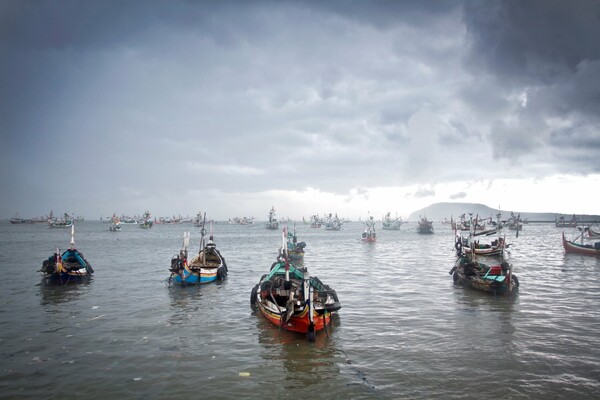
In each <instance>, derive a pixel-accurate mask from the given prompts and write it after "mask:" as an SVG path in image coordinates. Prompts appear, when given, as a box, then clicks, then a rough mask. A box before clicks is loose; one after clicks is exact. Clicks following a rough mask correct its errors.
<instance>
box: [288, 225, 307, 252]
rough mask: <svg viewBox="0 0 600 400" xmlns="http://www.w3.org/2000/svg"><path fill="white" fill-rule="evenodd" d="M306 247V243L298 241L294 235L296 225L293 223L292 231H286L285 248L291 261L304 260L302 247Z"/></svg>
mask: <svg viewBox="0 0 600 400" xmlns="http://www.w3.org/2000/svg"><path fill="white" fill-rule="evenodd" d="M305 247H306V243H304V242H298V237H297V236H296V225H295V224H294V231H293V232H288V234H287V248H288V254H289V257H290V260H291V261H299V260H304V248H305Z"/></svg>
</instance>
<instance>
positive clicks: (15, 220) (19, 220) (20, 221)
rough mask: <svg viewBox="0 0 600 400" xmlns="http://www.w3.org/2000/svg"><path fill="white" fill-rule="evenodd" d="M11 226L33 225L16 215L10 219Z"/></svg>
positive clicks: (26, 219) (29, 220)
mask: <svg viewBox="0 0 600 400" xmlns="http://www.w3.org/2000/svg"><path fill="white" fill-rule="evenodd" d="M10 223H11V224H33V221H32V220H31V219H28V218H23V217H21V216H20V215H19V214H18V213H17V214H15V216H14V217H12V218H11V219H10Z"/></svg>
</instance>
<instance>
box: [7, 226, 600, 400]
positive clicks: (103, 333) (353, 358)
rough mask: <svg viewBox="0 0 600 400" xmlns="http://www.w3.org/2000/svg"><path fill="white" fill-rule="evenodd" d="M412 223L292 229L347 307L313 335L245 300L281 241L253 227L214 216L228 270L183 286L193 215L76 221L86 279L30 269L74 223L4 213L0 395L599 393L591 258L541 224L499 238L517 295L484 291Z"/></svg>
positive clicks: (310, 263)
mask: <svg viewBox="0 0 600 400" xmlns="http://www.w3.org/2000/svg"><path fill="white" fill-rule="evenodd" d="M415 228H416V224H415V223H405V224H404V225H402V227H401V229H400V230H399V231H384V230H381V224H380V223H379V224H378V225H377V226H376V229H377V234H378V240H377V242H376V243H363V242H361V241H360V235H361V233H362V231H363V230H364V225H363V224H361V223H360V222H349V223H346V224H344V226H343V228H342V230H341V231H328V230H325V229H324V228H321V229H314V228H310V226H309V225H305V224H302V223H297V224H296V225H295V229H296V233H297V236H298V240H299V241H304V242H305V243H306V248H305V250H306V255H305V260H304V266H305V267H307V268H308V270H309V272H310V274H311V275H313V276H318V277H319V278H320V279H321V280H322V281H323V282H324V283H325V284H328V285H330V286H331V287H332V288H334V289H335V290H336V291H337V294H338V297H339V299H340V302H341V303H342V309H341V310H339V312H338V314H337V316H336V317H335V318H334V320H333V323H332V325H331V326H330V327H329V329H328V330H327V331H326V332H324V331H320V332H319V333H318V334H317V338H316V340H315V341H314V342H309V341H308V340H307V339H306V337H305V336H304V335H302V334H297V333H290V332H286V331H284V330H280V329H279V328H278V327H277V326H275V325H272V324H271V323H269V322H268V321H267V320H266V319H265V318H264V317H263V316H262V315H261V314H260V312H258V311H257V310H254V309H253V308H252V307H251V306H250V293H251V290H252V288H253V286H254V285H256V284H257V283H258V281H259V279H260V277H261V276H262V275H263V274H264V273H266V272H267V271H268V270H269V268H270V266H271V264H272V263H273V262H274V261H275V259H276V257H277V253H278V248H279V247H280V245H281V231H280V230H279V231H271V230H267V229H265V227H264V224H263V223H260V222H257V223H256V224H254V225H245V226H242V225H229V224H227V223H216V224H214V226H213V228H212V230H213V235H214V240H215V242H216V244H217V246H218V248H219V249H220V251H221V254H222V255H223V256H224V257H225V259H226V261H227V265H228V268H229V275H228V277H227V279H226V280H225V281H224V282H217V283H211V284H206V285H202V286H200V287H196V286H194V287H180V286H169V285H168V284H167V278H168V276H169V271H168V269H169V266H170V260H171V257H172V256H173V255H175V254H177V253H178V252H179V250H180V249H181V247H182V243H183V234H184V232H188V231H189V232H190V236H191V240H190V252H191V253H194V252H195V251H196V250H197V249H198V248H199V241H200V228H197V227H194V226H193V225H192V224H163V225H155V226H154V227H152V228H151V229H148V230H146V229H140V228H139V227H138V226H137V225H124V226H123V229H122V231H120V232H109V230H108V224H103V223H102V222H100V221H84V222H81V223H78V224H77V225H76V227H75V247H76V248H78V249H79V250H80V251H81V252H83V254H84V255H85V257H86V258H87V260H88V261H89V262H90V264H91V265H92V266H93V268H94V270H95V274H94V275H93V277H92V278H91V279H90V280H89V282H84V283H79V284H73V283H69V284H68V285H63V286H58V285H48V284H46V283H45V281H44V279H43V277H42V274H41V273H40V272H38V271H39V270H40V268H41V265H42V262H43V260H45V259H46V258H48V257H49V256H50V255H51V254H52V253H53V252H54V251H55V250H56V248H60V249H66V248H67V247H68V245H69V241H70V239H71V231H70V229H49V228H48V226H46V225H44V224H34V225H10V224H9V223H8V222H7V221H4V222H1V223H0V272H1V274H2V277H3V279H0V353H1V354H0V398H2V399H77V398H82V399H88V400H90V399H267V398H269V399H287V398H290V399H300V398H302V399H308V398H310V399H598V398H600V258H596V257H590V256H582V255H571V254H568V255H567V254H565V253H564V250H563V248H562V245H561V229H559V228H556V227H554V225H553V224H527V225H524V228H523V230H522V231H520V232H519V235H518V237H517V236H516V232H514V231H506V232H505V235H506V241H507V242H508V243H510V255H509V257H510V262H511V263H512V265H513V273H514V274H515V275H517V276H518V279H519V282H520V288H519V291H518V293H516V294H515V295H513V296H505V295H499V296H494V295H490V294H488V293H483V292H478V291H475V290H473V289H469V288H465V287H462V286H459V285H455V284H454V283H453V280H452V276H451V275H450V274H449V271H450V269H451V268H452V266H453V265H454V262H455V251H454V232H453V231H452V229H451V228H450V226H449V225H443V224H441V223H434V228H435V233H434V234H432V235H420V234H418V233H417V232H416V229H415ZM289 229H294V227H293V224H292V223H290V224H289ZM565 233H566V234H567V236H570V237H573V235H574V234H575V231H574V230H573V229H568V230H567V231H566V232H565ZM483 240H491V238H487V239H482V241H483Z"/></svg>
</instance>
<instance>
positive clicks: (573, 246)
mask: <svg viewBox="0 0 600 400" xmlns="http://www.w3.org/2000/svg"><path fill="white" fill-rule="evenodd" d="M562 243H563V248H564V249H565V253H573V254H584V255H586V256H600V248H595V247H591V245H590V247H587V246H584V245H580V244H577V243H573V242H570V241H568V240H567V239H566V238H565V233H564V232H563V234H562Z"/></svg>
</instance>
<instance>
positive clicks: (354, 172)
mask: <svg viewBox="0 0 600 400" xmlns="http://www.w3.org/2000/svg"><path fill="white" fill-rule="evenodd" d="M464 4H466V5H465V6H464V7H463V5H464ZM545 4H548V7H546V6H545ZM571 4H573V5H571ZM596 9H597V7H596V6H595V5H594V4H593V3H592V2H577V1H576V2H575V3H568V4H567V3H564V4H563V3H560V2H536V1H529V2H513V1H506V2H467V3H463V2H461V1H436V2H423V1H378V2H365V1H340V2H335V1H334V2H321V1H282V2H275V1H252V2H244V1H219V2H194V1H172V2H165V1H100V2H80V1H36V2H34V1H5V2H2V3H0V56H1V57H2V62H0V87H1V88H2V95H1V96H0V131H1V132H2V135H0V141H1V142H0V145H1V146H0V156H2V157H1V160H0V163H1V165H0V166H1V167H2V172H1V174H2V175H0V177H1V179H2V184H3V185H4V186H10V187H12V188H13V189H14V190H12V191H4V192H3V195H2V196H3V201H2V203H3V204H7V205H8V204H13V205H16V204H19V202H20V199H23V198H26V199H32V200H28V201H30V202H31V203H32V206H33V203H35V200H33V199H41V198H52V199H53V201H55V202H56V203H57V204H56V205H55V206H54V207H58V206H63V205H62V204H60V203H61V202H64V203H66V202H67V200H66V198H67V197H68V198H70V199H71V200H69V201H70V204H67V205H65V207H69V208H72V209H75V208H77V207H78V206H80V204H81V203H82V202H87V204H88V209H94V210H97V209H98V208H99V207H105V205H106V204H115V203H117V202H118V201H120V203H118V204H117V205H115V206H114V207H119V208H122V207H125V205H126V204H128V202H129V204H134V205H135V206H136V207H139V208H142V210H143V209H144V208H147V207H146V206H144V204H143V203H144V202H145V201H147V202H151V201H153V202H154V203H155V204H170V203H175V204H174V205H173V208H176V209H181V208H183V207H185V206H186V204H188V205H189V204H194V207H195V204H196V203H198V202H199V201H200V200H199V199H202V196H201V193H204V192H206V191H214V192H219V193H232V192H235V193H257V192H265V191H270V190H288V191H291V190H302V189H303V188H306V187H311V188H315V189H316V190H321V191H324V192H328V193H337V194H341V195H343V196H344V195H346V194H347V193H349V191H352V190H354V189H356V188H372V187H390V186H403V185H413V184H417V185H424V187H429V186H426V185H434V184H435V183H439V182H445V181H453V180H461V179H475V177H473V176H472V175H473V172H471V171H469V170H468V169H466V168H460V163H461V162H463V161H465V160H468V162H470V163H473V164H475V165H478V166H479V168H480V171H479V173H481V174H483V175H485V176H488V177H490V178H493V177H500V176H501V175H502V174H505V175H509V176H510V175H511V174H514V173H515V171H518V172H519V173H523V171H525V169H523V168H522V165H523V164H526V165H527V166H528V169H527V171H529V168H531V169H535V171H533V172H532V173H535V174H537V175H540V176H543V175H544V174H545V173H548V171H551V172H556V171H561V170H565V169H569V168H572V167H573V165H575V164H574V163H576V162H577V161H576V160H578V159H579V160H588V161H591V162H592V163H594V161H593V159H592V157H590V154H592V150H591V147H590V146H585V145H584V144H585V143H586V142H585V140H588V144H589V141H590V140H591V141H592V143H595V142H593V138H594V135H595V133H596V132H598V129H597V128H598V118H599V117H598V115H600V113H599V112H598V111H599V109H598V104H599V102H598V97H597V93H598V90H599V89H600V87H599V86H598V85H600V83H599V82H600V79H598V74H599V71H598V67H599V64H598V53H597V48H594V45H595V41H593V40H592V39H590V38H591V37H596V36H598V35H597V33H598V31H597V29H598V28H597V24H594V22H595V21H597V13H596V14H595V12H596ZM594 18H596V19H594ZM577 21H579V22H580V24H576V23H575V22H577ZM545 38H547V42H546V41H544V40H545ZM580 39H582V40H580ZM548 42H550V43H548ZM565 141H568V143H569V146H570V147H569V146H567V147H568V148H569V156H568V157H565V158H564V160H563V159H561V158H559V157H556V154H557V152H558V151H559V150H560V149H562V148H564V147H565V146H564V142H565ZM561 143H562V144H561ZM465 149H467V150H465ZM465 151H466V152H467V156H465ZM23 154H27V155H28V157H27V159H25V158H24V157H23V156H22V155H23ZM57 155H60V156H57ZM457 155H459V156H458V158H459V159H458V161H457ZM61 157H62V159H64V160H67V161H62V160H61V161H60V162H57V159H58V158H61ZM557 159H558V161H557ZM562 163H564V165H562ZM577 165H579V164H577ZM594 165H598V164H597V161H596V164H594ZM529 166H532V167H529ZM533 166H535V168H534V167H533ZM528 173H529V172H528ZM64 179H69V180H72V181H76V182H78V184H79V185H81V188H80V189H81V190H79V191H78V194H77V195H75V194H69V195H68V196H67V195H65V196H64V197H65V199H62V200H61V199H60V195H59V194H54V193H55V191H54V190H53V188H54V187H55V186H56V184H57V182H61V181H62V180H64ZM431 187H434V186H431ZM99 188H101V189H99ZM365 190H367V189H365ZM192 192H193V193H200V195H198V196H197V197H194V198H192V197H190V196H186V195H181V194H180V193H192ZM81 193H94V195H93V196H88V198H86V196H85V195H81ZM115 193H117V194H115ZM357 193H359V194H358V196H359V197H360V196H361V195H360V193H361V192H360V191H359V192H357ZM176 194H180V195H176ZM434 194H435V191H433V190H429V189H427V190H424V191H420V192H419V193H416V195H417V197H423V196H424V197H431V196H433V195H434ZM69 196H70V197H69ZM55 197H56V199H55ZM115 198H117V199H119V200H117V199H115ZM166 199H168V200H166ZM111 208H113V207H111ZM7 210H9V211H7ZM0 211H2V212H4V213H7V212H9V213H11V214H12V213H14V211H16V210H13V209H9V208H8V206H5V208H4V209H2V210H0ZM23 211H24V210H23ZM40 211H42V210H40ZM106 211H109V210H105V211H102V212H106ZM23 213H24V212H23ZM36 213H37V212H36Z"/></svg>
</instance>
